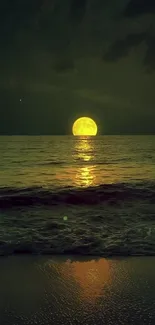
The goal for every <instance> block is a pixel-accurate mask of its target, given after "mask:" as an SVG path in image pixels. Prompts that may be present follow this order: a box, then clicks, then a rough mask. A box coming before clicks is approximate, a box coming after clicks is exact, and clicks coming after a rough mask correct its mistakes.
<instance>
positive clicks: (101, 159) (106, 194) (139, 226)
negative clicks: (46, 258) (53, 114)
mask: <svg viewBox="0 0 155 325" xmlns="http://www.w3.org/2000/svg"><path fill="white" fill-rule="evenodd" d="M12 253H16V254H17V253H41V254H48V253H55V254H57V253H58V254H62V253H63V254H64V253H66V254H67V253H69V254H70V253H71V254H72V253H74V254H75V253H76V254H85V255H88V254H89V255H91V254H93V255H135V254H138V255H139V254H143V255H154V254H155V136H96V137H73V136H38V137H35V136H34V137H31V136H8V137H5V136H4V137H3V136H2V137H0V254H1V255H5V254H7V255H8V254H12Z"/></svg>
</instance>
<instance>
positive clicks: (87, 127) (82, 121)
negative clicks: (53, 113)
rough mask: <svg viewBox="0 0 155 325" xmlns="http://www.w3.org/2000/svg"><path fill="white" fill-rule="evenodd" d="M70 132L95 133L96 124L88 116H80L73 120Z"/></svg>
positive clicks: (74, 133) (78, 133)
mask: <svg viewBox="0 0 155 325" xmlns="http://www.w3.org/2000/svg"><path fill="white" fill-rule="evenodd" d="M72 132H73V135H88V136H92V135H96V134H97V125H96V123H95V121H94V120H92V119H91V118H90V117H80V118H78V119H77V120H76V121H75V122H74V124H73V127H72Z"/></svg>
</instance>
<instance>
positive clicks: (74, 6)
mask: <svg viewBox="0 0 155 325" xmlns="http://www.w3.org/2000/svg"><path fill="white" fill-rule="evenodd" d="M86 5H87V0H71V4H70V10H69V19H70V21H71V22H72V23H73V24H76V23H80V22H81V21H82V19H83V18H84V15H85V13H86Z"/></svg>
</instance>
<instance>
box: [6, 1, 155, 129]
mask: <svg viewBox="0 0 155 325" xmlns="http://www.w3.org/2000/svg"><path fill="white" fill-rule="evenodd" d="M0 110H1V115H0V134H71V127H72V124H73V122H74V120H75V119H76V118H78V117H80V116H90V117H92V118H94V119H95V121H96V122H97V124H98V127H99V133H100V134H151V133H155V1H154V0H117V1H116V0H104V1H103V0H3V1H1V2H0Z"/></svg>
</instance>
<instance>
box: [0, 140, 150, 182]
mask: <svg viewBox="0 0 155 325" xmlns="http://www.w3.org/2000/svg"><path fill="white" fill-rule="evenodd" d="M0 156H1V159H0V186H1V187H2V186H4V187H5V186H6V187H32V186H45V187H50V188H57V187H66V186H70V187H82V186H94V185H99V184H109V183H121V182H134V183H136V182H139V181H144V180H146V181H149V180H151V181H152V180H155V136H130V137H129V136H99V137H98V136H97V137H73V136H69V137H68V136H42V137H41V136H40V137H35V136H34V137H30V136H27V137H24V136H21V137H19V136H12V137H0Z"/></svg>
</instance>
